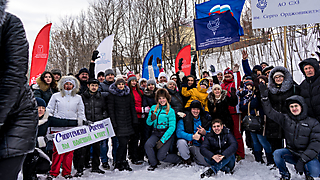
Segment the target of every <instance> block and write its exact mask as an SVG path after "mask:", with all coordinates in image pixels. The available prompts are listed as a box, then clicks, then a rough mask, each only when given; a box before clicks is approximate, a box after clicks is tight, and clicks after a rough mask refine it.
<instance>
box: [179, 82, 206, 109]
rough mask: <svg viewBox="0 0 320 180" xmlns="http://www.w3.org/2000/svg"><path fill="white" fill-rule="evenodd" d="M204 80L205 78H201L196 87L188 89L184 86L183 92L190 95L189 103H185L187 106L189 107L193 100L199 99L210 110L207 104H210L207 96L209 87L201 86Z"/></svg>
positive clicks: (187, 95) (186, 95)
mask: <svg viewBox="0 0 320 180" xmlns="http://www.w3.org/2000/svg"><path fill="white" fill-rule="evenodd" d="M203 80H204V79H201V80H200V81H199V82H198V86H197V87H196V88H193V89H190V90H188V89H187V87H182V89H181V94H182V95H183V96H185V97H190V99H189V100H188V102H187V104H186V105H185V108H187V107H189V106H190V104H191V102H192V101H193V100H198V101H200V102H201V105H202V107H203V108H204V110H205V111H207V112H209V110H208V105H207V104H208V103H207V96H208V94H207V90H208V88H205V89H201V87H200V83H201V81H203Z"/></svg>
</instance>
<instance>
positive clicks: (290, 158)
mask: <svg viewBox="0 0 320 180" xmlns="http://www.w3.org/2000/svg"><path fill="white" fill-rule="evenodd" d="M273 158H274V162H275V163H276V165H277V167H278V168H279V172H280V174H281V175H282V177H287V178H288V177H290V173H289V170H288V168H287V166H286V162H288V163H290V164H296V163H297V162H298V160H299V158H300V157H299V156H295V155H293V154H292V153H291V152H290V150H289V149H286V148H284V149H277V150H275V151H274V153H273ZM304 170H305V174H307V175H308V176H312V177H319V173H320V163H319V161H318V159H317V158H314V159H312V160H311V161H309V162H307V163H306V164H305V165H304Z"/></svg>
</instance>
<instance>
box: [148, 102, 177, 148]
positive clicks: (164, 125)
mask: <svg viewBox="0 0 320 180" xmlns="http://www.w3.org/2000/svg"><path fill="white" fill-rule="evenodd" d="M155 108H156V105H153V106H152V107H151V109H150V111H149V115H148V118H147V121H146V123H147V125H149V126H153V128H154V129H156V130H163V131H165V133H164V134H163V135H162V137H161V138H160V140H161V142H163V143H166V142H167V140H168V139H169V138H170V137H171V136H172V135H173V133H174V131H175V130H176V115H175V112H174V110H173V109H172V108H171V107H170V110H169V113H168V114H167V112H166V109H167V106H161V105H159V108H158V109H157V111H154V110H155ZM152 112H154V113H155V114H156V116H157V119H156V120H154V121H152V120H151V113H152Z"/></svg>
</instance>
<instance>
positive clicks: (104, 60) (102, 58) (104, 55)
mask: <svg viewBox="0 0 320 180" xmlns="http://www.w3.org/2000/svg"><path fill="white" fill-rule="evenodd" d="M105 58H106V53H101V57H100V60H98V61H96V64H108V63H110V62H111V61H110V60H109V59H105Z"/></svg>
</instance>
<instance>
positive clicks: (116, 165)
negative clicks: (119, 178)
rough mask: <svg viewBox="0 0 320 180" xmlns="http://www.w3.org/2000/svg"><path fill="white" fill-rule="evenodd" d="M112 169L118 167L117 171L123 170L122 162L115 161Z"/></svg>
mask: <svg viewBox="0 0 320 180" xmlns="http://www.w3.org/2000/svg"><path fill="white" fill-rule="evenodd" d="M114 169H119V171H123V170H124V166H123V163H122V162H120V161H117V162H116V164H115V165H114Z"/></svg>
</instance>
